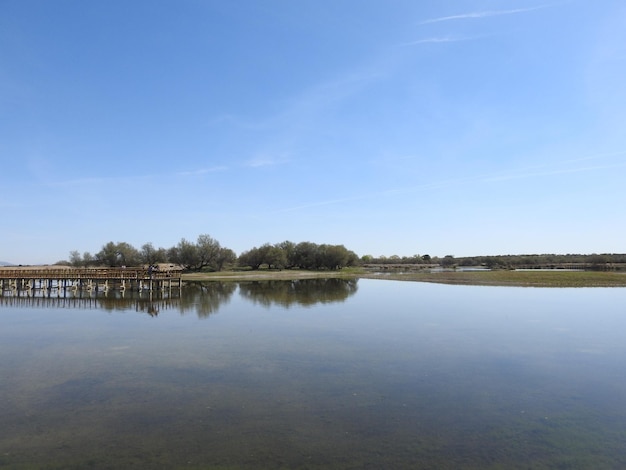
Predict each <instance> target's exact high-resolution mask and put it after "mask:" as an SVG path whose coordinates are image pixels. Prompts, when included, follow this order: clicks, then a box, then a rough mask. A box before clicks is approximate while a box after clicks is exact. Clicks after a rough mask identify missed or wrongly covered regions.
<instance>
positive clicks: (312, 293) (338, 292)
mask: <svg viewBox="0 0 626 470" xmlns="http://www.w3.org/2000/svg"><path fill="white" fill-rule="evenodd" d="M357 283H358V279H306V280H303V279H301V280H293V281H258V282H245V283H244V282H242V283H240V284H239V292H240V294H241V296H242V297H243V298H244V299H248V300H250V301H252V302H253V303H255V304H260V305H263V306H264V307H271V306H272V305H280V306H282V307H287V308H289V307H291V306H293V305H300V306H306V307H309V306H312V305H315V304H318V303H322V304H325V303H330V302H343V301H345V300H346V299H347V298H348V297H350V296H351V295H354V294H355V293H356V291H357Z"/></svg>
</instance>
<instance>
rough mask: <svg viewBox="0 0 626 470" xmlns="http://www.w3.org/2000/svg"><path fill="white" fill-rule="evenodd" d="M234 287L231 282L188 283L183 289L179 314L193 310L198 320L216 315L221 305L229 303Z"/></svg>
mask: <svg viewBox="0 0 626 470" xmlns="http://www.w3.org/2000/svg"><path fill="white" fill-rule="evenodd" d="M236 287H237V286H236V284H234V283H232V282H207V283H202V282H188V283H187V284H185V287H184V288H183V295H182V296H181V302H180V313H181V314H185V312H187V311H191V310H195V311H196V313H197V314H198V317H200V318H203V317H208V316H209V315H211V314H212V313H217V311H218V309H219V308H220V306H221V305H222V304H224V303H226V302H228V301H230V298H231V296H232V295H233V292H235V288H236Z"/></svg>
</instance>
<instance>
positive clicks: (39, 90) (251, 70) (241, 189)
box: [0, 0, 626, 264]
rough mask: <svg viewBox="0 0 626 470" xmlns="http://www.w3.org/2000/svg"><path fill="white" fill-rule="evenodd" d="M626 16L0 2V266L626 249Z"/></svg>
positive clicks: (481, 5)
mask: <svg viewBox="0 0 626 470" xmlns="http://www.w3.org/2000/svg"><path fill="white" fill-rule="evenodd" d="M625 83H626V3H624V2H623V1H621V0H600V1H596V2H589V1H586V0H572V1H556V2H542V1H541V0H538V1H522V0H519V1H479V0H467V1H459V0H454V1H452V0H449V1H446V0H442V1H437V2H418V1H414V0H406V1H405V0H389V1H382V0H371V1H365V0H339V1H326V0H298V1H291V0H263V1H245V0H241V1H223V0H221V1H212V0H177V1H165V0H150V1H141V0H136V1H120V0H107V1H89V2H85V1H78V0H58V1H54V2H52V1H47V0H45V1H44V0H42V1H36V0H2V1H1V2H0V162H1V166H0V210H1V211H2V218H1V222H0V224H1V225H0V260H3V261H10V262H14V263H22V264H34V263H54V262H56V261H58V260H61V259H66V258H67V257H68V254H69V252H70V251H71V250H78V251H79V252H81V253H82V252H84V251H89V252H91V253H95V252H97V251H99V250H100V248H101V247H102V245H104V244H105V243H107V242H108V241H114V242H120V241H125V242H128V243H131V244H133V245H134V246H136V247H137V248H139V247H140V246H141V245H142V244H144V243H146V242H152V243H153V244H154V245H155V246H156V247H165V248H169V247H171V246H173V245H175V244H177V243H178V242H179V241H180V239H181V238H183V237H184V238H186V239H188V240H195V239H196V238H197V236H198V235H200V234H209V235H211V236H212V237H214V238H216V239H217V240H218V241H220V243H221V244H222V245H223V246H226V247H229V248H231V249H233V250H235V251H236V252H237V253H241V252H242V251H244V250H247V249H250V248H252V247H253V246H258V245H261V244H263V243H278V242H281V241H284V240H291V241H294V242H300V241H312V242H315V243H332V244H343V245H345V246H346V247H347V248H349V249H351V250H353V251H355V252H356V253H357V254H358V255H360V256H362V255H365V254H371V255H374V256H379V255H385V256H391V255H399V256H410V255H414V254H430V255H433V256H435V255H436V256H444V255H450V254H451V255H454V256H472V255H487V254H491V255H494V254H523V253H606V252H614V253H617V252H619V253H623V252H625V251H626V247H625V243H626V237H625V234H626V217H625V216H624V213H625V212H626V183H625V178H624V177H625V176H626V132H625V131H624V126H625V125H626V86H625V85H624V84H625Z"/></svg>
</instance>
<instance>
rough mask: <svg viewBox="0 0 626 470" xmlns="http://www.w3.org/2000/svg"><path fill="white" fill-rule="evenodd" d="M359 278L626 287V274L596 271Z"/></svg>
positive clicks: (487, 283)
mask: <svg viewBox="0 0 626 470" xmlns="http://www.w3.org/2000/svg"><path fill="white" fill-rule="evenodd" d="M359 277H364V278H369V279H392V280H398V281H419V282H435V283H440V284H465V285H476V286H519V287H626V273H618V272H596V271H563V270H554V271H540V270H534V271H532V270H531V271H505V270H502V271H444V272H413V273H389V274H387V273H385V274H374V273H371V274H366V275H362V276H359Z"/></svg>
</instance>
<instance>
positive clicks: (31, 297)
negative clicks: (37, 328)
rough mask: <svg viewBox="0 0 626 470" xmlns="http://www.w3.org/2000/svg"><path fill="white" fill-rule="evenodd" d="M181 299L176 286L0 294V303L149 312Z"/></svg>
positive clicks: (169, 306) (170, 306)
mask: <svg viewBox="0 0 626 470" xmlns="http://www.w3.org/2000/svg"><path fill="white" fill-rule="evenodd" d="M180 302H181V296H180V290H179V289H173V290H172V291H171V292H168V291H167V290H163V291H155V292H152V291H146V292H128V293H124V292H123V291H109V292H108V293H106V292H104V291H100V292H83V291H75V292H72V291H71V290H69V289H68V290H66V291H63V290H57V289H52V290H41V289H37V290H24V291H6V292H5V293H4V295H1V296H0V307H15V308H20V307H29V308H43V309H50V308H66V309H74V308H75V309H82V310H89V309H101V310H102V309H103V310H111V311H112V310H135V311H136V312H145V313H148V314H150V315H153V316H154V315H157V314H158V313H159V312H160V311H162V310H169V309H179V308H180Z"/></svg>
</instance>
